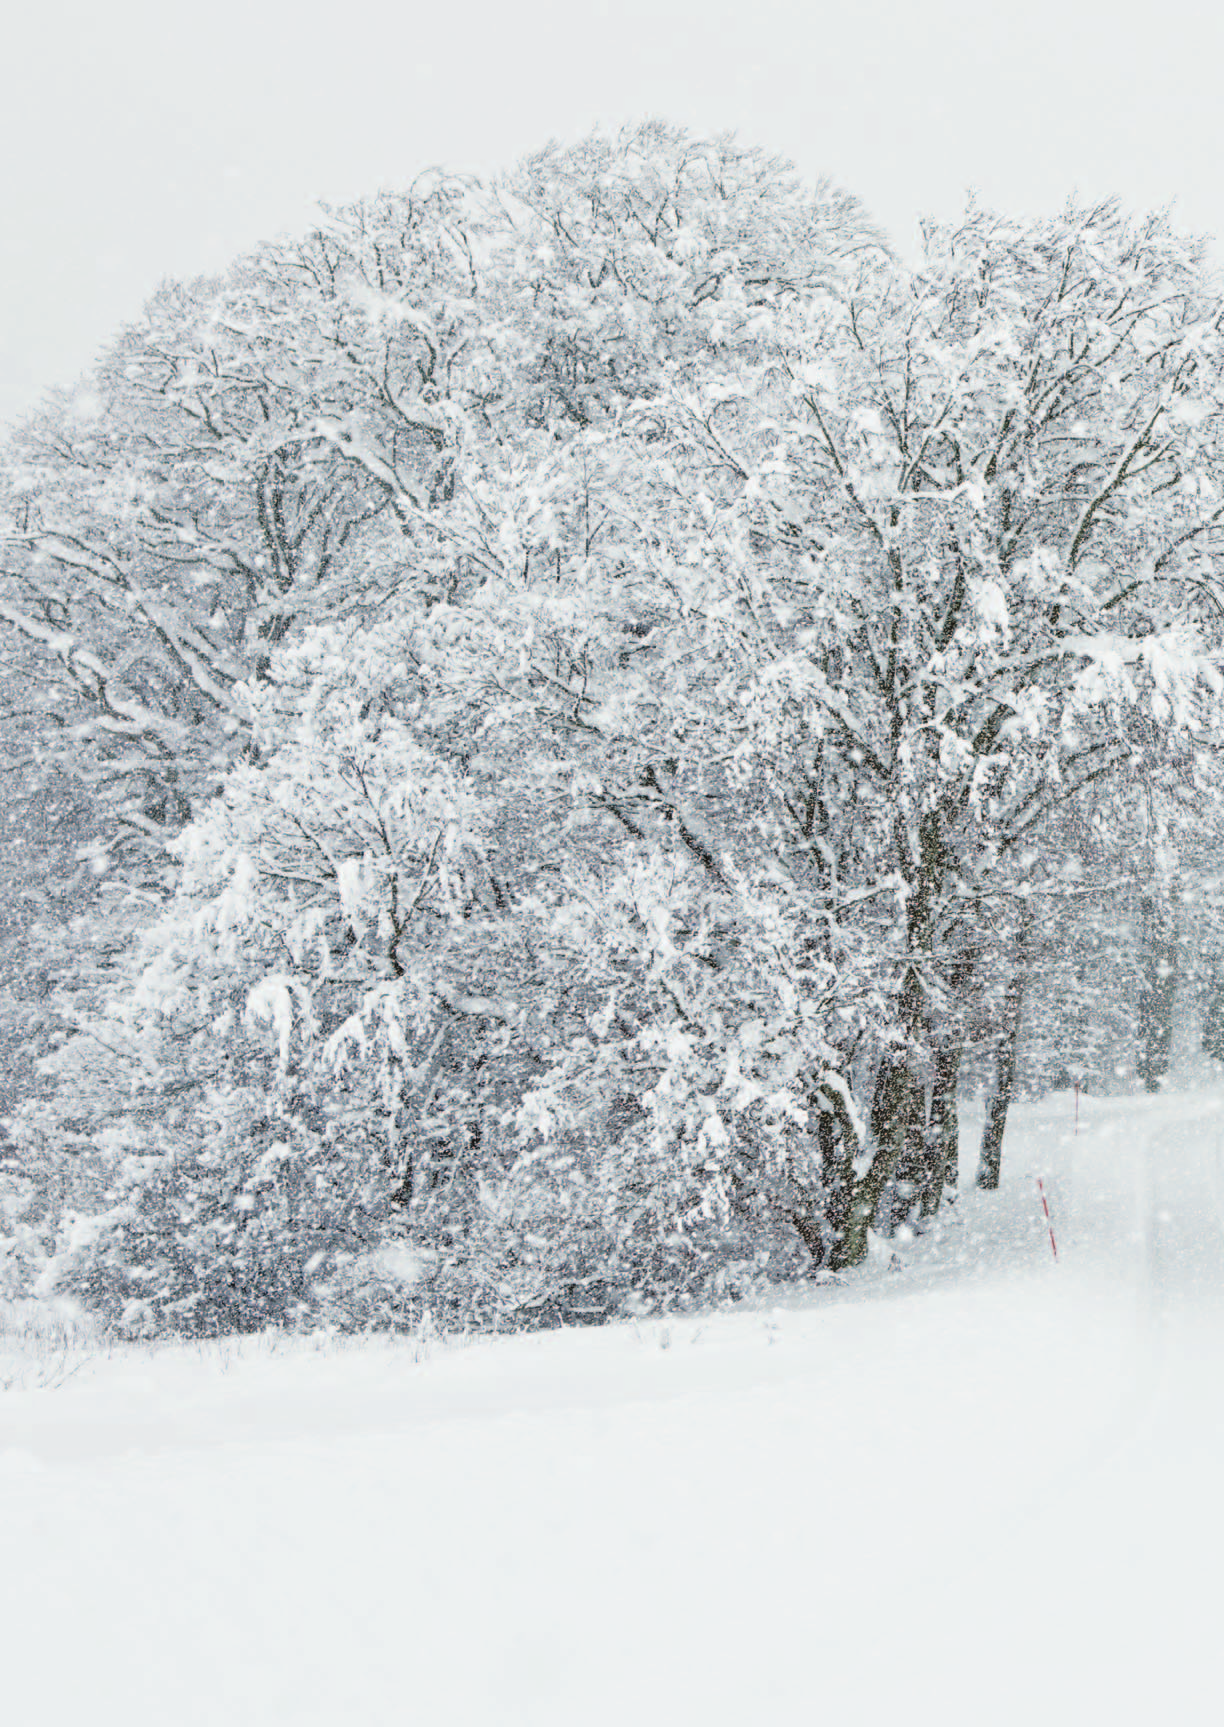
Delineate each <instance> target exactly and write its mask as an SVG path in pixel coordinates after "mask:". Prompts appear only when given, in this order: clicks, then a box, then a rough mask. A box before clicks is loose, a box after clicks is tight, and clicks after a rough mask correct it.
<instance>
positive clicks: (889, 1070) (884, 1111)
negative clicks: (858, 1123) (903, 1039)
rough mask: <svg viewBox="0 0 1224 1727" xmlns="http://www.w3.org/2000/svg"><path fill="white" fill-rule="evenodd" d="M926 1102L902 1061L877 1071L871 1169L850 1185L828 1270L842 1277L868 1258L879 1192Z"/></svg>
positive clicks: (889, 1062) (890, 1062) (896, 1059)
mask: <svg viewBox="0 0 1224 1727" xmlns="http://www.w3.org/2000/svg"><path fill="white" fill-rule="evenodd" d="M925 1103H926V1097H925V1093H924V1089H923V1085H922V1082H921V1080H919V1079H918V1078H917V1077H916V1076H915V1074H914V1073H913V1072H912V1070H911V1068H910V1067H909V1065H908V1063H907V1062H906V1061H905V1060H904V1058H902V1057H899V1056H893V1057H891V1058H889V1059H887V1060H886V1061H885V1063H884V1065H883V1067H882V1068H881V1069H880V1074H879V1077H878V1079H877V1081H876V1093H875V1101H874V1103H873V1106H872V1111H871V1119H872V1138H873V1139H874V1141H875V1147H876V1149H875V1155H874V1157H873V1158H872V1160H871V1167H870V1168H869V1169H868V1170H867V1171H866V1173H865V1174H864V1175H862V1176H861V1177H860V1178H859V1180H858V1181H857V1182H856V1183H855V1184H854V1190H853V1196H852V1198H851V1201H850V1204H849V1206H848V1207H847V1210H846V1216H845V1222H844V1225H843V1227H842V1230H841V1233H840V1235H839V1236H838V1239H837V1241H836V1243H835V1244H834V1248H833V1253H832V1256H831V1258H830V1261H829V1263H830V1265H831V1267H832V1269H833V1270H834V1271H842V1270H845V1269H847V1268H848V1267H850V1266H852V1265H860V1264H861V1263H862V1261H863V1260H864V1259H865V1258H866V1257H867V1231H868V1230H869V1229H870V1228H871V1225H872V1224H873V1223H874V1221H875V1215H876V1212H877V1210H878V1209H879V1205H880V1200H881V1199H882V1198H883V1195H884V1189H885V1187H886V1186H887V1184H888V1182H889V1180H890V1179H891V1178H892V1176H893V1174H894V1172H895V1171H896V1168H897V1165H898V1164H899V1163H900V1161H901V1159H902V1157H903V1156H904V1155H905V1152H906V1148H907V1146H911V1145H912V1144H913V1143H914V1136H915V1133H917V1134H919V1135H920V1134H921V1132H922V1121H923V1114H924V1110H925Z"/></svg>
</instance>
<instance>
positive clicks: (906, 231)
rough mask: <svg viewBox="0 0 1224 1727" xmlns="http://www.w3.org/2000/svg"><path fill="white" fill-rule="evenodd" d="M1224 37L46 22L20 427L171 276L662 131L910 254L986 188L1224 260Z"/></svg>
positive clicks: (429, 14)
mask: <svg viewBox="0 0 1224 1727" xmlns="http://www.w3.org/2000/svg"><path fill="white" fill-rule="evenodd" d="M1222 65H1224V12H1221V13H1217V12H1216V11H1215V9H1214V8H1213V7H1210V6H1206V5H1204V4H1203V3H1202V0H1162V4H1160V5H1159V6H1142V7H1141V6H1139V5H1137V4H1135V3H1134V0H1131V3H1130V4H1127V0H1024V4H1023V5H1022V6H1019V5H1012V6H1007V7H1000V6H998V5H995V6H994V7H993V8H991V7H989V6H986V5H982V4H979V3H977V0H909V3H908V4H906V3H903V0H588V3H587V4H586V5H583V4H582V3H581V0H516V3H507V0H500V3H498V0H467V3H466V4H465V3H464V0H451V4H450V5H449V6H447V5H446V0H429V3H428V4H424V3H422V0H397V3H396V4H388V3H387V0H345V3H342V4H336V3H332V4H327V5H323V4H320V3H319V0H200V4H198V5H196V6H194V7H192V8H190V9H188V8H187V7H185V6H183V5H181V4H179V5H176V4H175V3H174V0H108V3H107V4H105V5H103V4H99V0H38V4H36V5H35V4H29V5H26V6H23V7H22V8H21V10H20V12H19V13H17V15H16V17H15V18H12V19H10V21H9V22H8V24H7V26H6V31H5V44H4V55H3V60H2V62H0V150H2V152H3V153H2V156H0V161H2V162H3V168H2V169H0V236H2V246H3V262H4V268H3V269H2V270H0V419H5V418H8V417H10V416H12V415H13V414H16V413H20V412H21V411H23V410H24V409H25V408H26V407H28V406H31V405H32V404H33V403H34V402H35V401H36V400H37V398H38V395H39V393H40V392H41V390H42V389H43V388H44V387H45V386H47V385H49V384H52V383H63V382H70V381H71V380H72V379H73V378H74V377H75V376H77V375H78V374H79V373H80V372H81V371H82V370H83V369H84V368H85V367H86V366H88V364H89V363H90V361H91V359H92V358H93V356H94V355H95V353H96V352H97V351H98V349H99V348H100V347H101V346H103V345H104V344H105V343H106V341H107V340H108V339H109V337H110V336H111V335H112V333H113V332H114V331H115V330H116V328H117V327H118V326H119V325H120V324H121V323H123V322H124V321H126V320H128V319H131V318H133V317H135V316H136V315H137V313H138V312H139V309H140V306H141V304H142V302H143V301H144V299H145V298H146V296H147V295H148V294H149V293H150V292H151V291H152V290H153V288H154V287H155V286H156V285H157V283H158V281H159V280H161V278H162V277H164V276H167V275H173V276H190V275H195V274H199V273H201V272H207V271H211V270H216V269H219V268H220V267H222V266H223V265H224V264H225V263H226V262H227V261H228V260H229V259H230V258H232V257H233V256H235V255H236V254H237V253H239V252H241V251H243V250H245V249H246V248H247V247H249V246H251V245H253V244H254V243H255V242H256V241H258V240H260V239H262V238H264V237H267V236H270V235H272V234H275V233H279V232H282V231H285V230H290V231H292V230H300V229H302V228H305V227H306V226H307V225H308V223H309V221H310V218H311V204H312V201H313V200H314V199H315V198H318V197H323V198H327V199H329V200H332V201H342V200H345V199H349V198H355V197H360V196H362V195H363V194H366V193H370V192H374V191H376V190H377V189H378V188H379V187H381V186H392V185H402V184H405V183H406V182H407V181H409V180H410V179H411V178H412V176H413V175H414V174H415V173H416V172H418V171H419V170H420V169H422V168H424V167H427V166H430V165H434V164H438V163H441V164H443V165H445V166H447V167H452V168H464V169H477V170H484V171H491V170H497V169H500V168H503V167H508V166H509V165H510V164H511V163H512V162H513V161H515V160H516V159H517V158H518V157H520V156H522V155H524V154H526V153H527V152H529V151H531V150H534V149H536V148H538V147H540V146H541V145H543V144H545V143H546V142H547V141H548V140H549V138H551V137H559V138H561V139H563V140H567V141H568V140H572V139H575V138H577V137H579V136H581V135H582V134H583V133H584V132H586V131H588V130H590V129H591V128H592V127H593V126H594V125H595V124H596V123H600V122H602V123H603V124H605V125H608V126H617V125H619V124H621V123H622V122H624V121H628V120H638V119H643V118H646V117H648V116H651V115H658V116H660V117H662V118H663V119H666V120H670V121H673V122H676V123H678V124H682V125H686V126H688V127H689V128H690V129H691V130H693V131H698V132H701V131H720V130H724V129H734V130H736V131H737V132H738V133H739V135H740V137H741V139H742V140H743V141H744V142H745V143H749V144H759V145H761V146H763V147H764V148H766V149H769V150H772V151H776V152H778V153H780V154H783V155H787V156H790V157H791V158H793V159H794V160H795V161H796V162H797V163H798V165H799V167H800V168H801V169H802V170H803V171H804V173H805V174H807V175H808V176H810V177H812V178H815V177H817V176H818V175H820V174H822V173H823V174H828V175H830V176H831V177H833V178H834V179H835V180H838V181H840V182H841V183H842V184H843V185H845V186H846V187H848V188H849V189H850V190H851V191H854V192H857V193H858V194H859V195H860V196H861V197H862V198H863V199H864V200H865V202H866V203H867V205H868V207H869V209H870V210H871V212H872V213H873V215H874V216H875V217H876V218H877V220H879V221H880V222H882V223H883V224H884V226H885V227H886V228H887V229H888V231H889V233H890V234H891V236H892V238H893V240H894V243H896V244H897V245H898V246H899V247H900V248H901V249H902V250H908V249H909V248H910V247H911V246H912V244H913V240H914V236H915V232H916V226H917V221H918V218H919V216H920V215H922V214H934V215H940V216H949V215H952V214H954V213H955V212H956V210H957V209H958V208H959V206H960V204H961V202H962V200H963V196H964V193H965V190H966V188H968V187H970V186H973V187H974V188H976V190H977V191H978V193H979V195H980V197H981V198H982V200H983V201H984V202H986V203H988V204H993V205H997V206H1000V207H1003V208H1006V209H1009V210H1016V211H1022V210H1023V211H1038V210H1043V209H1050V208H1056V207H1058V206H1059V205H1061V204H1062V203H1063V202H1064V200H1065V198H1066V197H1067V195H1068V194H1069V193H1070V192H1071V191H1073V190H1075V191H1078V192H1079V193H1080V194H1081V195H1082V196H1084V197H1096V196H1100V195H1104V194H1107V193H1111V192H1116V193H1118V194H1119V195H1120V196H1121V197H1122V198H1123V199H1124V200H1125V201H1126V203H1127V204H1129V205H1132V206H1135V207H1149V206H1152V205H1155V204H1166V203H1168V202H1170V201H1171V200H1173V199H1176V200H1177V208H1178V214H1179V217H1180V219H1181V221H1182V222H1183V224H1184V225H1185V226H1187V227H1190V228H1194V229H1196V230H1199V231H1205V232H1209V233H1217V232H1218V233H1220V234H1222V235H1224V184H1222V183H1221V173H1220V169H1219V167H1218V165H1217V163H1218V155H1219V126H1218V121H1217V114H1218V111H1219V99H1220V98H1219V90H1220V84H1221V66H1222Z"/></svg>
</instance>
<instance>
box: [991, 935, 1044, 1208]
mask: <svg viewBox="0 0 1224 1727" xmlns="http://www.w3.org/2000/svg"><path fill="white" fill-rule="evenodd" d="M1032 931H1033V914H1032V912H1031V911H1029V910H1028V908H1027V907H1026V908H1025V911H1024V913H1023V915H1022V917H1021V921H1020V933H1019V938H1018V940H1017V943H1016V965H1015V970H1014V971H1013V972H1012V975H1011V977H1010V979H1009V980H1008V985H1007V989H1006V991H1005V992H1004V995H1003V1023H1002V1025H1001V1027H1000V1030H999V1041H998V1044H997V1046H996V1053H995V1082H994V1087H993V1090H992V1091H991V1095H990V1102H989V1104H988V1105H987V1107H986V1126H985V1129H984V1130H983V1133H982V1153H981V1157H980V1158H979V1160H978V1167H977V1185H978V1187H979V1188H981V1189H982V1190H983V1192H986V1193H993V1192H994V1190H995V1189H996V1188H997V1187H998V1185H999V1179H1000V1176H1001V1174H1002V1170H1003V1135H1004V1132H1005V1131H1006V1128H1007V1111H1008V1107H1009V1105H1010V1104H1011V1100H1012V1092H1013V1090H1014V1089H1015V1084H1016V1045H1017V1043H1018V1041H1019V1038H1020V1017H1021V1014H1022V1012H1023V1010H1024V991H1025V986H1026V985H1027V983H1028V962H1029V944H1030V940H1031V937H1032Z"/></svg>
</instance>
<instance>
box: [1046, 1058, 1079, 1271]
mask: <svg viewBox="0 0 1224 1727" xmlns="http://www.w3.org/2000/svg"><path fill="white" fill-rule="evenodd" d="M1076 1090H1077V1091H1078V1090H1079V1087H1078V1086H1077V1087H1076ZM1037 1191H1038V1193H1039V1194H1040V1195H1041V1209H1042V1211H1044V1212H1045V1220H1046V1228H1047V1229H1048V1230H1049V1232H1050V1252H1051V1253H1052V1254H1053V1255H1054V1257H1055V1259H1057V1258H1058V1243H1057V1242H1056V1241H1055V1239H1054V1225H1053V1224H1052V1223H1051V1221H1050V1207H1049V1205H1048V1204H1047V1202H1046V1191H1045V1183H1044V1182H1043V1181H1042V1179H1041V1177H1040V1176H1038V1177H1037Z"/></svg>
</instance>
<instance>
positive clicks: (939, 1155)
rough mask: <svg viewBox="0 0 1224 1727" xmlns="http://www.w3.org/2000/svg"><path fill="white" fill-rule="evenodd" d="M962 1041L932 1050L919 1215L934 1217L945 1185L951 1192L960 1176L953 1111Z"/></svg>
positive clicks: (957, 1125) (943, 1044)
mask: <svg viewBox="0 0 1224 1727" xmlns="http://www.w3.org/2000/svg"><path fill="white" fill-rule="evenodd" d="M960 1064H961V1045H960V1043H959V1042H957V1043H941V1044H940V1045H939V1046H938V1048H937V1049H936V1051H935V1075H934V1080H933V1083H932V1086H931V1115H930V1120H929V1122H928V1123H927V1143H926V1164H927V1169H926V1182H925V1184H924V1186H923V1190H922V1215H923V1217H934V1215H935V1213H936V1212H937V1211H938V1210H939V1206H940V1202H941V1200H942V1199H943V1195H944V1189H945V1188H948V1189H950V1190H952V1191H953V1192H954V1191H955V1189H956V1185H957V1182H958V1181H959V1179H960V1119H959V1117H958V1115H957V1112H956V1081H957V1078H958V1076H959V1074H960Z"/></svg>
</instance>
